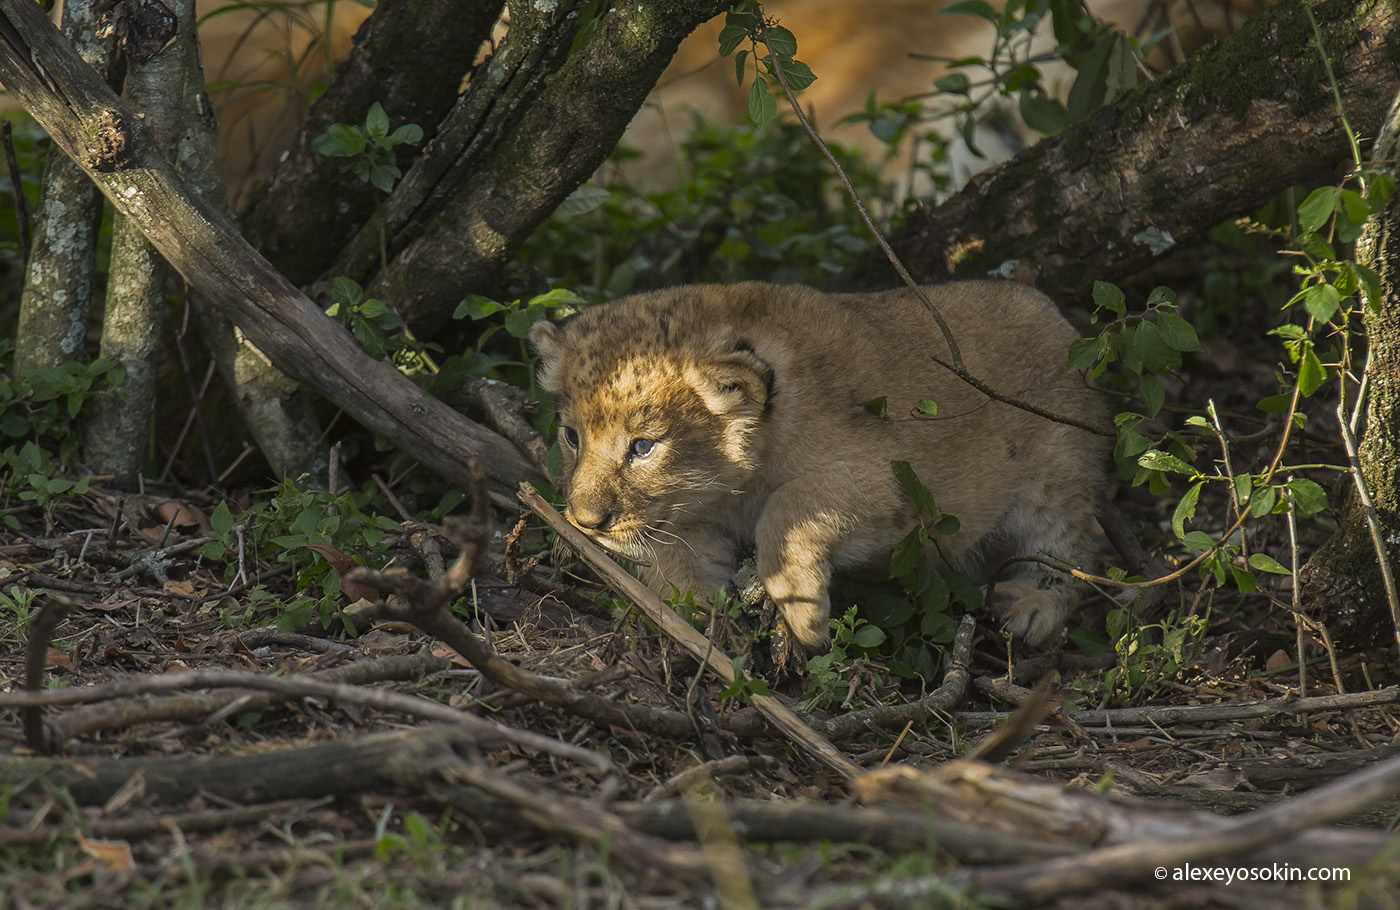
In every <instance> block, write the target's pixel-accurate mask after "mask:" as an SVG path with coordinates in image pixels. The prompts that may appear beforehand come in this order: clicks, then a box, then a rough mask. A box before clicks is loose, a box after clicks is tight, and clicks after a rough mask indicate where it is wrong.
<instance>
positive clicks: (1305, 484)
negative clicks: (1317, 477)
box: [1288, 477, 1327, 518]
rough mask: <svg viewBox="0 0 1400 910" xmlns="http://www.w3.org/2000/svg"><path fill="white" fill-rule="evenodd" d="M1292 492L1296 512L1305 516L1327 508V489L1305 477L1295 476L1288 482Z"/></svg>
mask: <svg viewBox="0 0 1400 910" xmlns="http://www.w3.org/2000/svg"><path fill="white" fill-rule="evenodd" d="M1288 489H1289V490H1290V491H1292V493H1293V506H1294V508H1296V509H1297V510H1298V514H1299V515H1301V516H1303V517H1304V518H1307V517H1308V516H1309V515H1316V514H1317V513H1318V512H1321V511H1322V510H1323V509H1325V508H1327V491H1326V490H1324V489H1322V487H1321V486H1319V485H1318V484H1316V483H1314V482H1313V481H1311V480H1308V479H1307V478H1306V477H1295V478H1293V479H1292V480H1290V481H1289V482H1288Z"/></svg>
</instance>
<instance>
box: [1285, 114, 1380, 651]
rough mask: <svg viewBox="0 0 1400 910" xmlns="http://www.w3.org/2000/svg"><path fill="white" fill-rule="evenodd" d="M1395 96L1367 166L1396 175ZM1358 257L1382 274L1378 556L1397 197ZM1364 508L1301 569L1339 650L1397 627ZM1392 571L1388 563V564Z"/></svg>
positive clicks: (1370, 458) (1373, 330)
mask: <svg viewBox="0 0 1400 910" xmlns="http://www.w3.org/2000/svg"><path fill="white" fill-rule="evenodd" d="M1397 155H1400V95H1397V96H1396V97H1395V99H1394V103H1393V104H1392V105H1391V108H1390V113H1389V114H1388V116H1387V117H1386V120H1385V123H1384V125H1383V126H1382V127H1381V129H1380V131H1379V135H1377V137H1376V141H1375V145H1374V146H1373V147H1372V149H1371V161H1372V166H1373V167H1375V168H1377V169H1379V170H1382V171H1384V172H1385V173H1387V174H1389V175H1390V176H1391V177H1392V178H1400V166H1397V163H1396V156H1397ZM1356 258H1357V261H1358V262H1360V263H1361V264H1363V265H1366V266H1369V267H1370V268H1371V269H1373V270H1374V271H1375V272H1376V274H1377V275H1379V276H1380V279H1381V299H1380V301H1379V306H1378V307H1377V308H1376V309H1374V310H1373V309H1371V308H1369V307H1368V308H1367V309H1366V310H1365V316H1364V318H1365V324H1366V338H1367V344H1368V345H1369V349H1370V350H1369V360H1368V361H1367V364H1366V378H1367V387H1368V390H1369V391H1368V399H1367V403H1366V408H1367V416H1366V425H1365V431H1364V434H1363V435H1362V438H1361V445H1360V447H1359V452H1358V454H1359V460H1360V465H1361V476H1362V479H1363V480H1364V482H1365V485H1366V489H1367V490H1368V491H1369V493H1370V499H1371V504H1372V506H1373V508H1374V517H1375V518H1376V520H1377V521H1378V522H1379V525H1380V529H1381V534H1380V538H1381V544H1380V547H1381V549H1382V550H1383V551H1384V552H1382V553H1381V554H1380V556H1379V558H1380V559H1386V560H1390V559H1391V554H1393V553H1394V550H1395V545H1396V544H1397V543H1398V542H1400V196H1397V197H1395V198H1392V199H1391V201H1390V204H1389V205H1387V206H1386V207H1385V209H1384V210H1383V211H1381V212H1380V213H1378V214H1376V215H1374V216H1373V217H1372V219H1371V220H1370V221H1368V222H1367V223H1366V226H1365V228H1364V229H1363V230H1362V234H1361V237H1360V239H1359V240H1358V241H1357V244H1356ZM1368 524H1369V523H1368V518H1367V514H1366V510H1365V507H1364V505H1363V504H1362V503H1361V502H1360V498H1359V497H1358V496H1356V495H1353V496H1352V497H1351V502H1350V504H1349V507H1348V509H1347V514H1346V517H1345V518H1343V520H1342V523H1341V525H1340V526H1339V527H1338V528H1337V531H1336V532H1335V533H1334V534H1333V535H1332V537H1331V539H1330V540H1328V541H1327V543H1326V544H1324V545H1323V546H1322V547H1321V548H1319V549H1318V551H1317V552H1316V553H1314V554H1313V557H1312V559H1310V560H1308V564H1307V565H1306V566H1304V567H1303V569H1302V570H1301V571H1300V572H1299V582H1300V584H1301V586H1302V590H1301V592H1300V593H1301V597H1302V604H1303V606H1304V607H1305V608H1307V609H1308V610H1309V612H1311V613H1312V614H1313V615H1315V616H1318V617H1319V618H1321V619H1322V620H1323V622H1324V623H1325V624H1326V625H1327V628H1328V630H1329V631H1330V632H1331V635H1332V638H1333V640H1334V641H1335V642H1336V643H1337V644H1338V645H1340V646H1342V647H1344V648H1360V647H1368V646H1372V645H1380V644H1384V643H1393V642H1394V641H1395V639H1396V637H1397V634H1400V632H1398V631H1397V628H1396V624H1395V622H1394V617H1393V616H1392V615H1391V606H1390V602H1389V599H1388V597H1387V592H1386V585H1385V581H1384V578H1383V576H1382V574H1381V567H1380V562H1379V559H1378V556H1377V552H1376V549H1377V545H1376V543H1375V541H1374V539H1373V537H1372V534H1371V531H1370V528H1369V527H1368ZM1391 565H1392V568H1393V565H1394V564H1393V562H1392V563H1391Z"/></svg>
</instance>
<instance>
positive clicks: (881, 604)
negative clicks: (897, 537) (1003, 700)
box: [808, 461, 982, 698]
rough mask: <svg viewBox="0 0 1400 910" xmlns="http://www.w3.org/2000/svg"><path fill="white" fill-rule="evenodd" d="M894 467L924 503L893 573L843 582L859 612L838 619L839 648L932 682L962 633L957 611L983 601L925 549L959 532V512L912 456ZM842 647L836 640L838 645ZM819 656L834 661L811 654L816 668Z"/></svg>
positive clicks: (841, 591)
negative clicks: (945, 504)
mask: <svg viewBox="0 0 1400 910" xmlns="http://www.w3.org/2000/svg"><path fill="white" fill-rule="evenodd" d="M891 469H892V470H893V471H894V474H895V477H896V479H897V480H898V481H899V484H900V488H901V489H902V490H903V491H904V494H905V496H906V497H907V498H908V500H909V501H910V502H911V503H913V504H914V506H915V508H916V509H917V510H918V514H919V520H918V522H917V523H916V524H915V526H914V527H913V528H912V529H911V530H910V531H909V533H908V534H907V535H906V536H905V537H904V539H903V540H901V541H900V542H899V543H898V544H896V545H895V547H894V550H893V552H892V553H891V554H890V571H889V577H888V579H861V578H848V579H842V580H840V581H839V582H838V585H837V589H836V590H837V595H838V599H839V600H841V601H843V602H848V603H849V602H853V603H855V604H857V605H858V606H859V608H860V618H859V619H858V621H855V622H851V621H849V620H847V621H845V622H846V627H845V628H843V627H842V625H841V623H842V621H841V620H838V621H836V624H835V625H833V630H834V631H833V641H836V642H838V643H841V642H842V638H843V636H844V637H845V640H844V644H843V645H842V647H841V651H842V652H843V653H844V654H845V655H847V656H853V657H861V658H865V659H874V658H875V657H877V656H878V657H879V658H881V659H882V661H883V665H884V666H885V667H886V668H887V669H888V671H889V672H890V673H891V674H893V675H894V676H896V677H898V678H901V679H921V680H923V681H924V682H926V683H927V682H931V681H933V680H934V679H936V678H937V676H938V673H939V665H940V662H941V660H942V655H943V646H944V645H946V644H948V643H949V642H951V641H952V640H953V636H954V635H955V634H956V633H957V620H956V618H955V616H956V615H959V614H960V613H961V612H962V611H963V610H968V609H975V608H976V607H977V606H978V605H980V604H981V602H982V595H981V591H980V590H979V589H978V587H977V585H976V584H974V583H973V581H972V579H971V578H970V577H969V576H967V575H964V574H963V573H961V572H955V571H952V570H942V571H940V570H939V569H937V568H935V567H934V565H933V564H932V563H931V562H929V559H928V556H927V549H928V545H929V542H930V541H931V540H934V539H936V538H937V537H938V536H939V535H948V534H954V533H956V532H957V530H958V520H957V519H956V518H954V517H953V516H952V515H948V514H946V513H944V512H943V510H942V509H940V508H939V507H938V504H937V503H936V502H935V501H934V498H933V494H932V493H930V492H929V490H928V488H927V487H926V486H924V484H923V483H922V482H921V481H920V480H919V478H918V477H917V476H916V475H915V473H914V471H913V469H912V468H911V467H910V466H909V464H908V462H903V461H896V462H893V463H892V464H891ZM958 607H961V609H960V610H959V609H957V608H958ZM836 650H837V649H836V648H835V647H833V650H832V653H833V654H835V653H836ZM814 662H815V663H816V668H817V670H819V671H823V672H825V671H828V670H829V669H830V661H829V660H828V659H827V655H821V656H819V657H815V658H812V660H810V661H808V672H809V673H814V670H813V666H812V665H813V663H814ZM839 662H840V660H839V659H838V663H839ZM833 685H834V684H833ZM830 688H831V686H827V689H830ZM844 697H845V696H844V695H842V698H844Z"/></svg>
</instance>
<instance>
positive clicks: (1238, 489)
mask: <svg viewBox="0 0 1400 910" xmlns="http://www.w3.org/2000/svg"><path fill="white" fill-rule="evenodd" d="M1234 490H1235V502H1236V503H1238V504H1239V505H1240V506H1243V505H1244V504H1245V503H1247V502H1249V497H1250V495H1251V494H1252V493H1253V492H1254V478H1253V477H1251V476H1250V475H1248V474H1241V475H1240V476H1238V477H1236V478H1235V485H1234Z"/></svg>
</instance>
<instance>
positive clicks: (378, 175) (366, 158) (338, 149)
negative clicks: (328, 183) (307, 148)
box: [311, 101, 423, 193]
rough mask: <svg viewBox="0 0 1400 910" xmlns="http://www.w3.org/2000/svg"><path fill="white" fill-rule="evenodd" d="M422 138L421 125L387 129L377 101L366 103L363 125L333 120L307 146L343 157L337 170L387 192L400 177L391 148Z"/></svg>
mask: <svg viewBox="0 0 1400 910" xmlns="http://www.w3.org/2000/svg"><path fill="white" fill-rule="evenodd" d="M421 141H423V128H422V127H420V126H418V124H416V123H405V124H404V125H403V126H401V127H399V128H398V129H396V130H394V131H393V132H392V133H391V132H389V115H388V114H386V113H385V112H384V107H383V106H382V105H381V104H380V103H379V102H378V101H376V102H374V104H373V105H371V106H370V109H369V113H368V114H366V115H365V123H364V126H355V125H353V124H350V123H333V124H331V125H330V127H329V128H328V129H327V130H326V131H325V132H324V133H322V134H321V135H319V136H317V137H316V138H315V139H314V140H312V143H311V147H312V148H314V149H315V150H316V151H318V152H320V153H321V154H322V155H325V156H327V157H329V158H345V159H347V160H346V161H344V162H342V163H341V165H340V169H341V171H342V172H345V173H350V174H354V175H355V176H356V177H359V178H360V180H362V181H364V182H365V183H369V184H371V185H372V186H374V188H375V189H377V190H379V191H380V192H383V193H387V192H389V191H390V190H392V189H393V188H394V184H395V183H397V182H398V179H399V178H400V177H402V176H403V172H402V171H400V170H399V168H398V165H397V164H395V163H394V155H395V152H394V150H395V149H396V148H397V147H398V146H400V145H417V144H418V143H419V142H421Z"/></svg>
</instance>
